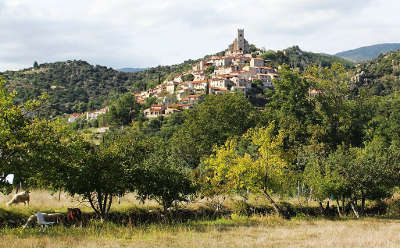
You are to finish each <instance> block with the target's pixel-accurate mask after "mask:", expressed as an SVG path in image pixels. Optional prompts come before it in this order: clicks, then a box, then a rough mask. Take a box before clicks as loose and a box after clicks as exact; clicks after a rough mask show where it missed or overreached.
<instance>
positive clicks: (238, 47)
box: [225, 29, 250, 55]
mask: <svg viewBox="0 0 400 248" xmlns="http://www.w3.org/2000/svg"><path fill="white" fill-rule="evenodd" d="M247 53H250V46H249V43H248V42H247V40H246V39H245V38H244V29H238V31H237V37H236V39H235V40H234V41H233V43H232V44H230V45H229V48H228V50H227V51H226V53H225V54H226V55H237V54H247Z"/></svg>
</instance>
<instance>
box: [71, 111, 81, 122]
mask: <svg viewBox="0 0 400 248" xmlns="http://www.w3.org/2000/svg"><path fill="white" fill-rule="evenodd" d="M82 116H83V114H80V113H73V114H71V115H70V116H69V118H68V122H74V121H76V120H77V119H79V118H80V117H82Z"/></svg>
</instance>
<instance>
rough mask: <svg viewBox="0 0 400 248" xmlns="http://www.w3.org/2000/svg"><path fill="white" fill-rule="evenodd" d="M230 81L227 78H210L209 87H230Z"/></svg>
mask: <svg viewBox="0 0 400 248" xmlns="http://www.w3.org/2000/svg"><path fill="white" fill-rule="evenodd" d="M232 85H233V83H232V81H231V80H229V79H227V78H213V79H211V80H210V88H211V87H213V88H230V87H231V86H232Z"/></svg>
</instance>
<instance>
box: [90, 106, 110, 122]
mask: <svg viewBox="0 0 400 248" xmlns="http://www.w3.org/2000/svg"><path fill="white" fill-rule="evenodd" d="M108 110H109V108H108V107H105V108H102V109H99V110H93V111H89V112H87V113H86V120H95V119H97V117H98V116H99V115H102V114H105V113H107V112H108Z"/></svg>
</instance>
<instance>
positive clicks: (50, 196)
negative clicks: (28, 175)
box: [0, 190, 157, 212]
mask: <svg viewBox="0 0 400 248" xmlns="http://www.w3.org/2000/svg"><path fill="white" fill-rule="evenodd" d="M13 195H14V194H10V195H8V196H4V195H1V194H0V208H1V207H3V208H6V209H13V210H16V211H20V212H26V211H28V212H33V211H36V210H41V211H49V212H66V210H67V208H71V207H78V208H81V209H82V210H84V211H88V212H89V211H92V210H91V208H90V206H89V204H88V203H87V202H85V201H83V200H82V199H81V198H79V197H71V196H69V195H68V194H66V193H64V192H61V194H60V200H59V192H56V193H51V192H49V191H46V190H33V191H32V192H31V193H30V200H31V201H30V205H29V206H28V205H26V206H24V204H23V203H20V204H18V205H12V206H10V207H7V206H6V203H7V202H8V201H10V200H11V198H12V196H13ZM140 204H141V203H140V201H138V200H137V199H136V196H135V194H132V193H130V194H127V195H125V196H124V197H122V198H121V204H118V203H117V199H115V200H114V204H113V206H112V209H114V210H118V209H124V208H129V207H132V205H140ZM146 205H147V206H155V205H157V204H156V203H155V202H151V201H149V202H146Z"/></svg>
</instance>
